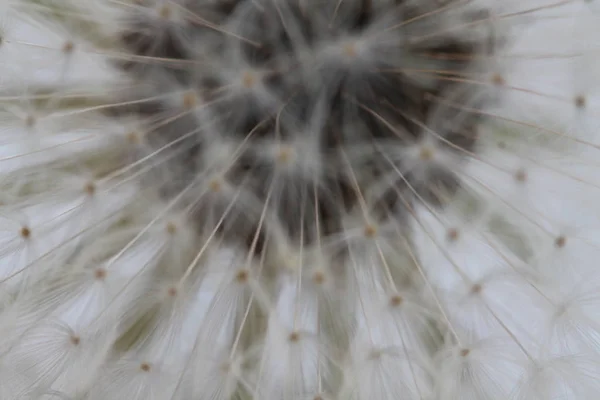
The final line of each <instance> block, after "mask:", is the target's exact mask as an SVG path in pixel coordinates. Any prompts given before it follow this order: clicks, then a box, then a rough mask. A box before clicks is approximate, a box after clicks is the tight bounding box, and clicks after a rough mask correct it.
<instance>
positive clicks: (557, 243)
mask: <svg viewBox="0 0 600 400" xmlns="http://www.w3.org/2000/svg"><path fill="white" fill-rule="evenodd" d="M566 244H567V238H566V237H565V236H563V235H561V236H559V237H557V238H556V240H555V241H554V246H556V247H558V248H563V247H565V245H566Z"/></svg>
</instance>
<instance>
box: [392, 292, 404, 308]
mask: <svg viewBox="0 0 600 400" xmlns="http://www.w3.org/2000/svg"><path fill="white" fill-rule="evenodd" d="M403 301H404V299H403V298H402V296H400V295H398V294H396V295H394V296H392V298H391V299H390V305H391V306H392V307H398V306H399V305H400V304H402V302H403Z"/></svg>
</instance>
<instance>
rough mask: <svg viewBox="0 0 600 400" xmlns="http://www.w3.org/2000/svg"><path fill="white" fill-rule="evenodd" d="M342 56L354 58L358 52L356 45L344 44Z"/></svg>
mask: <svg viewBox="0 0 600 400" xmlns="http://www.w3.org/2000/svg"><path fill="white" fill-rule="evenodd" d="M344 54H345V55H346V56H347V57H356V55H357V54H358V52H357V51H356V44H354V43H346V44H344Z"/></svg>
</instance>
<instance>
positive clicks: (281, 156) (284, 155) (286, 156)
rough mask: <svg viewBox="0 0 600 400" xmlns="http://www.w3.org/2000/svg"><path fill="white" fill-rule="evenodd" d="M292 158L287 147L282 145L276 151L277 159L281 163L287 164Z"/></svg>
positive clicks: (290, 151)
mask: <svg viewBox="0 0 600 400" xmlns="http://www.w3.org/2000/svg"><path fill="white" fill-rule="evenodd" d="M291 158H292V149H290V148H289V147H282V148H281V149H279V152H278V153H277V161H278V162H279V163H281V164H287V163H288V162H289V161H290V159H291Z"/></svg>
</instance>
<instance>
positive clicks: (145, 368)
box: [140, 362, 151, 372]
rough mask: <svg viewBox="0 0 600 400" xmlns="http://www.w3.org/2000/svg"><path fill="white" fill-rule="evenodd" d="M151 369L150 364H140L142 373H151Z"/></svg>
mask: <svg viewBox="0 0 600 400" xmlns="http://www.w3.org/2000/svg"><path fill="white" fill-rule="evenodd" d="M150 368H151V367H150V364H149V363H147V362H145V363H141V364H140V369H141V370H142V371H144V372H148V371H150Z"/></svg>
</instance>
